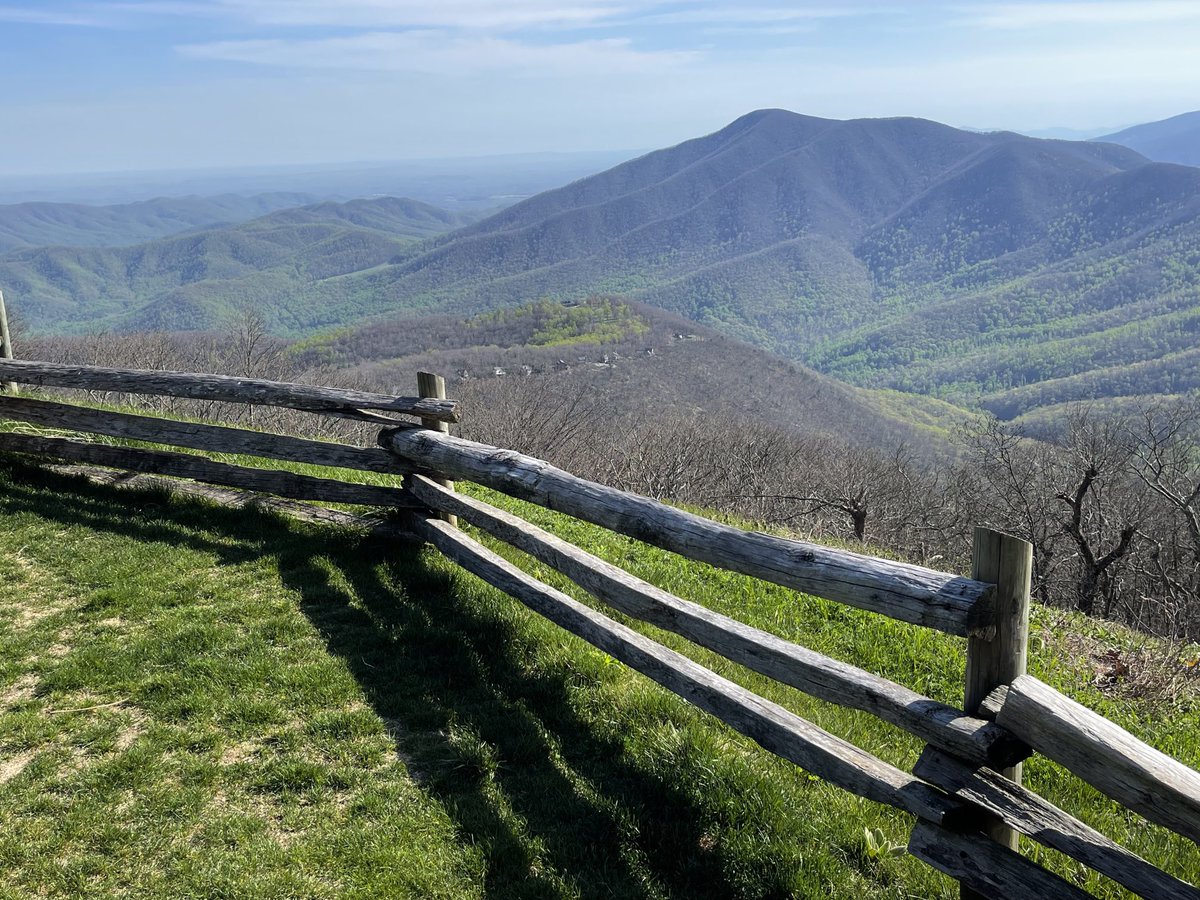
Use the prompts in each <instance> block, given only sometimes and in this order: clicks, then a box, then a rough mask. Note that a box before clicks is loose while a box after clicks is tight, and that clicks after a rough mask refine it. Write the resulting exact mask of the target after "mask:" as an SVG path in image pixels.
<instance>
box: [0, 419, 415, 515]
mask: <svg viewBox="0 0 1200 900" xmlns="http://www.w3.org/2000/svg"><path fill="white" fill-rule="evenodd" d="M0 450H7V451H10V452H12V453H28V454H33V455H35V456H39V457H43V458H45V457H53V458H55V459H67V460H71V461H73V462H85V463H94V464H96V465H101V466H109V467H111V468H114V469H126V470H129V471H133V472H146V473H150V474H155V475H170V476H172V477H175V478H190V479H192V480H194V481H201V482H204V483H205V484H215V485H223V486H225V487H235V488H242V489H244V490H251V491H260V492H263V493H268V494H276V495H278V496H280V497H289V498H291V499H293V500H317V501H321V502H323V503H355V504H360V505H363V506H387V507H415V506H418V505H419V504H418V503H417V502H416V501H414V500H413V498H412V496H411V495H410V494H409V493H407V492H406V491H404V490H402V489H401V488H390V487H383V486H378V485H372V484H351V483H349V482H345V481H338V480H336V479H332V478H316V477H313V476H311V475H297V474H295V473H293V472H281V471H279V470H275V469H253V468H249V467H247V466H235V465H231V464H230V463H222V462H216V461H214V460H211V459H206V458H205V457H203V456H192V455H190V454H187V453H177V452H174V451H170V450H146V449H143V448H140V447H118V446H114V445H112V444H97V443H91V442H87V441H77V440H70V439H68V438H52V437H41V436H40V435H30V434H15V433H6V432H0Z"/></svg>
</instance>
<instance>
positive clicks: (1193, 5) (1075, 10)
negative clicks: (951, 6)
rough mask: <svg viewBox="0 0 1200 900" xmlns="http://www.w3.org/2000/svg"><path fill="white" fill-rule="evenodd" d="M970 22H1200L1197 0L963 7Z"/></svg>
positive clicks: (1006, 25)
mask: <svg viewBox="0 0 1200 900" xmlns="http://www.w3.org/2000/svg"><path fill="white" fill-rule="evenodd" d="M960 10H961V12H962V13H963V14H964V15H965V19H966V22H967V23H968V24H972V25H979V26H983V27H985V28H1002V29H1026V28H1048V27H1053V26H1058V25H1149V24H1161V23H1164V22H1181V21H1189V20H1190V21H1200V3H1197V2H1196V0H1109V2H1105V0H1084V2H1078V3H1002V4H997V5H991V6H985V7H983V8H982V9H981V8H980V7H979V6H973V7H961V8H960Z"/></svg>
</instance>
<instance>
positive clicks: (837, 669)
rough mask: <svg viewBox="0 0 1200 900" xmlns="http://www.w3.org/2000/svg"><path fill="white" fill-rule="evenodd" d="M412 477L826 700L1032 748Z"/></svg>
mask: <svg viewBox="0 0 1200 900" xmlns="http://www.w3.org/2000/svg"><path fill="white" fill-rule="evenodd" d="M408 485H409V489H410V490H411V491H412V493H413V496H415V497H416V498H417V499H418V500H420V501H422V502H424V503H425V504H426V505H427V506H429V507H431V508H433V509H435V510H438V511H440V512H444V513H452V514H454V515H457V516H458V517H459V518H461V519H464V520H466V521H467V522H470V523H471V524H472V525H475V526H477V527H479V528H482V529H483V530H484V531H487V532H488V533H489V534H491V535H492V536H493V537H496V538H499V539H500V540H502V541H505V542H506V543H509V544H511V545H513V546H514V547H516V548H517V549H519V550H522V551H524V552H526V553H528V554H530V555H531V556H533V557H534V558H536V559H538V560H540V561H541V562H543V563H545V564H546V565H548V566H552V567H553V568H555V569H558V570H559V571H560V572H562V573H563V574H564V575H566V576H567V577H568V578H570V579H571V580H572V581H574V582H575V583H576V584H578V585H579V586H580V587H582V588H583V589H584V590H586V591H588V592H589V593H591V594H592V595H594V596H595V597H597V598H599V599H600V600H602V601H603V602H605V603H608V604H609V605H610V606H613V607H615V608H616V609H618V610H620V611H621V612H623V613H625V614H626V615H629V616H633V617H634V618H638V619H641V620H642V621H645V622H649V623H650V624H652V625H656V626H658V627H660V628H663V629H666V630H668V631H672V632H674V633H676V634H678V635H682V636H683V637H685V638H687V639H688V640H690V641H693V642H695V643H696V644H699V645H700V646H702V647H705V648H707V649H709V650H713V651H715V652H717V653H720V654H721V655H722V656H724V657H726V658H727V659H730V660H732V661H734V662H737V663H741V664H742V665H745V666H746V667H748V668H750V669H753V670H754V671H756V672H759V673H761V674H763V675H767V676H768V677H770V678H774V679H775V680H777V681H780V682H783V683H784V684H788V685H790V686H792V687H794V688H797V689H798V690H801V691H804V692H805V693H807V694H810V695H812V696H814V697H817V698H819V699H821V700H826V701H828V702H831V703H836V704H839V705H841V706H847V707H850V708H853V709H860V710H865V711H866V712H870V713H872V714H874V715H876V716H878V717H879V718H881V719H883V720H884V721H887V722H890V723H892V724H893V725H896V726H899V727H900V728H902V729H904V730H905V731H908V732H909V733H911V734H914V735H916V736H917V737H920V738H921V739H922V740H924V741H926V742H928V743H931V744H934V745H935V746H938V747H943V748H945V749H948V750H951V751H952V752H955V753H957V754H958V755H959V756H961V757H963V758H965V759H969V760H971V761H973V762H978V763H980V764H984V763H987V764H990V765H1000V766H1004V765H1011V764H1012V763H1015V762H1017V761H1018V760H1021V759H1024V758H1025V757H1026V756H1028V754H1029V750H1028V748H1027V747H1026V746H1025V745H1024V744H1022V743H1021V742H1019V741H1017V740H1014V739H1013V737H1012V735H1010V734H1009V733H1008V732H1007V731H1005V730H1004V729H1002V728H998V727H996V726H995V725H991V724H990V723H989V722H987V721H986V720H984V719H977V718H974V717H971V716H967V715H965V714H964V713H963V712H962V710H959V709H955V708H954V707H952V706H949V705H947V704H945V703H938V702H937V701H935V700H931V699H930V698H928V697H923V696H921V695H920V694H918V693H916V692H915V691H912V690H909V689H908V688H906V687H904V686H903V685H899V684H896V683H895V682H894V681H889V680H887V679H886V678H881V677H880V676H878V675H872V674H871V673H870V672H867V671H864V670H863V669H860V668H857V667H856V666H852V665H849V664H848V663H844V662H841V661H840V660H836V659H833V658H832V657H829V656H824V655H823V654H820V653H816V652H814V651H812V650H809V649H807V648H806V647H801V646H799V645H797V644H793V643H790V642H788V641H785V640H783V639H782V638H779V637H777V636H775V635H773V634H770V633H768V632H765V631H760V630H759V629H757V628H752V627H750V626H749V625H745V624H743V623H741V622H738V621H737V620H735V619H731V618H729V617H727V616H722V615H720V614H718V613H715V612H713V611H712V610H710V609H707V608H706V607H703V606H700V605H699V604H697V603H691V602H689V601H687V600H683V599H681V598H679V597H676V596H674V595H673V594H670V593H668V592H667V591H664V590H662V589H661V588H658V587H656V586H654V585H652V584H650V583H649V582H646V581H642V580H641V579H639V578H635V577H634V576H633V575H630V574H629V573H628V572H626V571H625V570H624V569H621V568H619V567H618V566H614V565H612V564H611V563H608V562H605V561H604V560H602V559H600V558H599V557H596V556H593V555H592V554H590V553H588V552H586V551H584V550H581V549H579V548H578V547H576V546H575V545H574V544H570V543H568V542H566V541H564V540H562V539H560V538H557V537H555V536H554V535H552V534H550V533H548V532H546V531H543V530H542V529H540V528H538V527H537V526H535V525H531V524H530V523H528V522H526V521H525V520H523V519H521V518H518V517H517V516H513V515H510V514H508V513H506V512H504V511H503V510H499V509H496V508H495V507H494V506H491V505H489V504H487V503H484V502H482V501H480V500H476V499H474V498H471V497H464V496H463V495H461V494H456V493H454V492H452V491H450V490H448V489H447V488H444V487H442V486H441V485H438V484H436V483H434V482H433V481H432V480H430V479H429V478H425V477H424V476H421V475H414V476H412V477H411V478H410V479H409V481H408Z"/></svg>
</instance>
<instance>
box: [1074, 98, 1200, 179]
mask: <svg viewBox="0 0 1200 900" xmlns="http://www.w3.org/2000/svg"><path fill="white" fill-rule="evenodd" d="M1093 140H1097V141H1108V142H1109V143H1113V144H1121V145H1122V146H1124V147H1130V148H1132V149H1134V150H1136V151H1137V152H1138V153H1140V154H1142V155H1143V156H1145V157H1147V158H1148V159H1153V160H1156V161H1157V162H1170V163H1179V164H1180V165H1184V166H1200V110H1196V111H1195V112H1188V113H1183V114H1181V115H1178V116H1172V117H1171V118H1169V119H1162V120H1161V121H1158V122H1147V123H1145V124H1144V125H1134V126H1133V127H1132V128H1126V129H1125V130H1124V131H1118V132H1116V133H1115V134H1108V135H1105V136H1103V137H1098V138H1093Z"/></svg>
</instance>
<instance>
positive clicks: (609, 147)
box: [0, 0, 1200, 177]
mask: <svg viewBox="0 0 1200 900" xmlns="http://www.w3.org/2000/svg"><path fill="white" fill-rule="evenodd" d="M0 23H3V29H2V31H0V48H2V50H3V53H0V72H2V73H3V77H4V79H5V81H4V84H5V87H6V90H5V91H4V95H3V99H0V122H3V123H4V132H5V138H4V140H3V141H2V142H0V174H4V175H8V176H19V175H31V176H38V177H41V176H46V175H58V174H62V175H73V174H83V173H112V172H120V171H131V170H132V171H164V170H166V171H180V170H183V171H194V170H198V169H229V168H252V167H257V166H266V165H271V166H313V165H346V164H349V163H350V162H351V161H354V162H362V163H371V162H380V163H394V162H400V161H405V160H428V159H450V158H458V159H462V158H478V157H497V156H504V155H510V154H526V153H542V152H545V153H572V152H583V153H587V152H617V151H619V150H622V149H623V148H630V147H644V148H657V147H665V146H671V145H674V144H677V143H679V142H680V141H683V140H686V139H688V138H691V137H695V136H697V135H700V134H705V133H709V132H712V131H715V130H717V129H719V128H720V127H722V126H723V125H725V124H727V123H728V122H729V121H731V120H733V119H735V118H737V117H738V116H739V115H742V114H744V113H746V112H748V111H750V110H753V109H759V108H764V107H780V108H784V109H790V110H794V111H796V112H800V113H804V114H809V115H818V116H824V117H828V118H838V119H847V118H862V117H890V116H918V117H921V118H929V119H934V120H936V121H940V122H945V123H948V124H961V125H964V126H970V127H986V128H989V129H991V128H995V129H1008V130H1014V131H1021V132H1024V133H1030V134H1047V133H1061V134H1068V133H1079V134H1091V135H1094V134H1102V133H1106V132H1108V131H1112V130H1116V129H1119V128H1121V127H1124V126H1127V125H1132V124H1137V123H1140V122H1145V121H1151V120H1155V119H1160V118H1166V117H1168V116H1171V115H1175V114H1178V113H1181V112H1185V111H1187V110H1189V109H1194V108H1196V107H1197V106H1200V99H1198V98H1200V71H1198V69H1200V67H1197V66H1195V65H1194V62H1193V58H1194V48H1195V46H1196V45H1197V44H1200V4H1192V3H1181V2H1177V0H1145V2H1129V0H1075V2H1053V3H1032V2H1003V3H1002V2H983V3H974V4H964V3H961V2H943V0H925V2H908V3H893V4H887V5H878V4H838V5H832V4H827V3H826V4H822V3H818V2H813V0H806V2H796V3H779V2H771V0H766V2H760V3H755V4H753V5H744V4H735V3H732V2H728V0H692V2H681V0H649V2H645V3H640V4H628V3H624V2H619V0H575V2H572V0H565V2H562V0H555V2H551V0H522V2H505V3H501V2H497V0H451V2H445V3H442V4H439V5H437V6H436V7H431V6H430V5H428V4H424V3H418V2H415V0H341V2H334V0H289V2H284V0H123V2H103V0H44V2H36V3H35V2H31V0H9V2H7V3H4V4H2V5H0Z"/></svg>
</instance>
